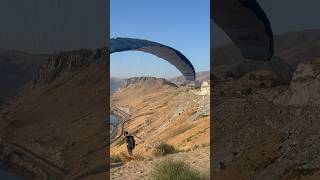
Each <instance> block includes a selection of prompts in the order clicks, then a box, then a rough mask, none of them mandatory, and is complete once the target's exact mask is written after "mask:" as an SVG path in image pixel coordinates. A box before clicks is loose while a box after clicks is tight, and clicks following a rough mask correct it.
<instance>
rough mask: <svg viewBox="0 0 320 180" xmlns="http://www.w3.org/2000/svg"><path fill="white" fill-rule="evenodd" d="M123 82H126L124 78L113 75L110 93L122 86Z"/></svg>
mask: <svg viewBox="0 0 320 180" xmlns="http://www.w3.org/2000/svg"><path fill="white" fill-rule="evenodd" d="M123 82H124V79H120V78H115V77H111V78H110V95H112V94H113V93H114V92H116V91H117V90H118V89H119V88H120V87H121V85H122V84H123Z"/></svg>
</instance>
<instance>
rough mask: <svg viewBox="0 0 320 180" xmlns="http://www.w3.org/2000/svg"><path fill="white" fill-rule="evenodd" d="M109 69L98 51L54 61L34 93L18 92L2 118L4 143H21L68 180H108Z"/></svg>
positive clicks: (57, 57) (70, 54)
mask: <svg viewBox="0 0 320 180" xmlns="http://www.w3.org/2000/svg"><path fill="white" fill-rule="evenodd" d="M105 65H106V62H105V61H104V60H103V58H102V53H101V52H100V51H99V50H79V51H72V52H63V53H61V54H56V55H53V56H51V57H50V60H49V61H48V63H47V64H45V65H43V66H42V67H41V69H40V71H39V73H38V75H37V76H36V78H35V79H34V81H33V88H32V89H31V88H29V89H28V90H27V91H24V92H21V93H19V96H17V97H16V98H15V99H13V100H12V101H11V103H10V106H9V107H7V108H6V109H4V110H3V112H2V114H0V117H1V121H0V129H1V130H0V137H1V139H2V141H4V142H10V143H15V144H19V145H21V146H23V147H25V148H27V149H29V150H30V151H31V152H33V153H35V154H37V155H38V156H40V157H42V158H44V159H46V160H47V161H49V162H51V163H53V164H55V165H56V166H58V167H59V168H62V169H64V170H65V171H66V172H68V174H67V176H66V177H65V179H72V178H74V177H76V176H82V177H85V176H87V175H91V177H95V176H103V177H106V176H107V175H106V174H104V171H105V169H104V168H103V167H105V164H106V162H105V152H106V150H105V148H106V147H107V142H106V139H107V137H108V134H109V133H108V132H109V131H108V130H107V125H106V122H105V119H106V116H107V114H108V112H106V108H105V107H106V99H107V94H108V93H107V92H108V88H107V82H108V81H107V78H108V74H107V73H106V72H105V68H104V67H105ZM83 132H85V133H83ZM13 161H14V159H13ZM26 163H29V164H30V163H32V162H26ZM88 172H91V173H88Z"/></svg>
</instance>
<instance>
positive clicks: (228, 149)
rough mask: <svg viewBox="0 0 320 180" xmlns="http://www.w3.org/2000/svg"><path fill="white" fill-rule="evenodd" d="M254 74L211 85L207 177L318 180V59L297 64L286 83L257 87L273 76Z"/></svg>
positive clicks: (319, 112) (319, 169) (319, 156)
mask: <svg viewBox="0 0 320 180" xmlns="http://www.w3.org/2000/svg"><path fill="white" fill-rule="evenodd" d="M259 73H260V74H259V75H262V74H264V76H262V77H264V78H250V77H254V76H252V75H251V74H254V73H253V72H251V74H250V73H249V74H248V75H245V76H243V77H241V78H239V79H229V80H224V81H221V82H220V83H218V84H216V86H215V87H214V93H213V96H212V99H211V101H212V102H213V107H212V110H213V121H214V124H215V126H214V127H213V132H214V136H213V137H212V138H213V141H212V142H213V144H211V146H212V149H214V151H213V155H212V157H213V165H214V166H213V168H214V172H213V176H212V177H213V178H214V179H217V180H219V179H239V180H241V179H243V180H246V179H257V180H264V179H266V180H269V179H278V180H288V179H319V178H320V161H319V159H320V150H319V142H320V141H319V138H320V134H319V127H320V124H319V121H318V119H319V118H320V117H319V115H320V109H319V105H318V101H319V98H318V93H319V83H318V80H317V77H318V75H319V60H314V61H312V62H309V63H303V64H300V65H299V67H298V68H297V70H296V71H295V72H294V76H293V78H292V81H291V83H290V84H287V85H284V84H277V83H276V84H275V85H274V86H267V85H264V86H256V85H255V84H258V83H260V84H262V83H264V84H267V83H268V81H271V80H272V78H265V77H272V75H273V74H274V73H271V74H269V73H270V71H269V72H268V73H265V72H261V71H260V72H259ZM255 77H259V76H255ZM279 99H280V100H279Z"/></svg>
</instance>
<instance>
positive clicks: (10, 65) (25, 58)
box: [0, 49, 48, 102]
mask: <svg viewBox="0 0 320 180" xmlns="http://www.w3.org/2000/svg"><path fill="white" fill-rule="evenodd" d="M47 58H48V55H37V54H31V53H26V52H21V51H16V50H5V49H0V86H1V88H0V102H1V101H6V100H8V99H9V98H10V97H11V96H12V95H14V94H15V93H16V92H17V91H18V89H19V88H21V87H22V86H23V85H24V84H25V83H27V82H29V81H31V80H32V79H33V76H34V74H35V73H36V71H37V70H38V68H39V66H40V65H42V64H44V63H45V62H46V59H47Z"/></svg>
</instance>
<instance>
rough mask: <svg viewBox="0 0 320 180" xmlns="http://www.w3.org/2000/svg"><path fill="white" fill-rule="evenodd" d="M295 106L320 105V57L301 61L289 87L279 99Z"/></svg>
mask: <svg viewBox="0 0 320 180" xmlns="http://www.w3.org/2000/svg"><path fill="white" fill-rule="evenodd" d="M277 102H278V103H281V104H285V105H293V106H318V107H319V106H320V59H316V60H314V61H310V62H306V63H301V64H300V65H299V66H298V68H297V70H296V71H295V73H294V75H293V78H292V81H291V83H290V87H289V89H288V90H287V91H286V92H285V94H284V95H282V96H280V97H279V99H277Z"/></svg>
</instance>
